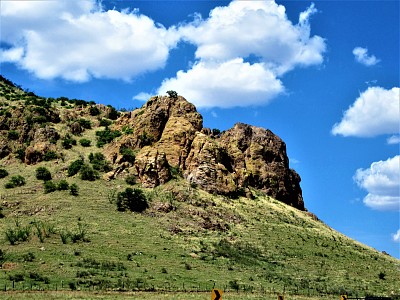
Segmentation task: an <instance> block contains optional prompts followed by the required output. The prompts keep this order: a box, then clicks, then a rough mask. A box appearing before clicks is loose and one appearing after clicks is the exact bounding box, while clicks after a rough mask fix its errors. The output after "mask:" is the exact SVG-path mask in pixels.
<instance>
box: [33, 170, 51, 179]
mask: <svg viewBox="0 0 400 300" xmlns="http://www.w3.org/2000/svg"><path fill="white" fill-rule="evenodd" d="M36 179H38V180H44V181H47V180H51V173H50V171H49V170H48V169H46V168H45V167H39V168H37V169H36Z"/></svg>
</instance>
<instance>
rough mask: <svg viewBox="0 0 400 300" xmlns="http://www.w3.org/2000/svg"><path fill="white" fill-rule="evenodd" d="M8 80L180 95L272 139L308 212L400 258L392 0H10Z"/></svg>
mask: <svg viewBox="0 0 400 300" xmlns="http://www.w3.org/2000/svg"><path fill="white" fill-rule="evenodd" d="M0 5H1V11H0V13H1V32H0V48H1V49H0V50H1V52H0V62H1V74H2V75H3V76H5V77H7V78H9V79H10V80H12V81H14V82H16V83H18V84H20V85H22V86H23V87H24V88H25V89H29V90H30V91H33V92H35V93H36V94H38V95H41V96H47V97H59V96H66V97H70V98H78V99H85V100H94V101H96V102H98V103H104V104H112V105H114V106H115V107H117V108H126V109H133V108H135V107H140V106H141V105H143V103H144V102H143V101H144V100H145V99H147V97H148V96H149V95H153V94H159V93H161V94H163V93H165V91H166V90H169V89H173V90H176V91H177V92H178V93H179V94H180V95H182V96H184V97H186V98H187V100H188V101H190V102H193V103H194V104H195V105H196V106H197V107H198V110H199V111H200V112H201V113H202V115H203V117H204V126H205V127H210V128H219V129H221V130H226V129H229V128H231V127H232V126H233V125H234V124H235V123H236V122H244V123H249V124H252V125H256V126H261V127H264V128H268V129H271V130H272V131H273V132H274V133H275V134H277V135H279V136H280V137H281V138H282V139H283V140H284V141H285V142H286V144H287V150H288V155H289V158H290V164H291V167H292V168H294V169H295V170H296V171H297V172H298V173H299V174H300V176H301V177H302V182H301V186H302V189H303V196H304V200H305V204H306V207H307V208H308V210H310V211H312V212H314V213H315V214H317V215H318V216H319V218H320V219H322V220H323V221H324V222H325V223H327V224H328V225H330V226H332V227H333V228H334V229H336V230H338V231H340V232H342V233H344V234H346V235H348V236H350V237H352V238H354V239H356V240H358V241H360V242H362V243H365V244H367V245H369V246H372V247H374V248H376V249H377V250H379V251H386V252H388V253H389V254H391V255H392V256H395V257H397V258H400V251H399V245H400V244H399V242H400V224H399V223H400V220H399V206H400V196H399V189H400V188H399V181H400V178H399V177H400V175H399V173H400V156H399V142H400V137H399V119H400V117H399V116H400V108H399V101H400V100H399V97H400V95H399V63H400V60H399V45H400V41H399V36H400V33H399V2H398V1H315V2H314V3H313V2H310V1H276V2H274V1H233V2H230V1H106V0H104V1H102V2H96V1H91V0H87V1H86V0H80V1H66V0H65V1H62V0H59V1H57V0H55V1H7V0H2V1H1V2H0Z"/></svg>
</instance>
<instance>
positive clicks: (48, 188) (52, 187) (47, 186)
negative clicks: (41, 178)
mask: <svg viewBox="0 0 400 300" xmlns="http://www.w3.org/2000/svg"><path fill="white" fill-rule="evenodd" d="M43 188H44V193H45V194H48V193H52V192H55V191H56V190H57V185H56V184H55V183H54V182H53V181H51V180H48V181H45V182H44V184H43Z"/></svg>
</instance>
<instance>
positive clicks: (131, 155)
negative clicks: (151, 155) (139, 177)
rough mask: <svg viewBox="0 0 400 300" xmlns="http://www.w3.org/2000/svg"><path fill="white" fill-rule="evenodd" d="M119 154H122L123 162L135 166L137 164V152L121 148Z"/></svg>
mask: <svg viewBox="0 0 400 300" xmlns="http://www.w3.org/2000/svg"><path fill="white" fill-rule="evenodd" d="M119 153H120V154H122V159H123V161H126V162H129V163H131V164H133V163H134V162H135V152H133V150H132V149H129V148H126V147H121V149H119Z"/></svg>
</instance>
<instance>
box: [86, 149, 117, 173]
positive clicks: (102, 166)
mask: <svg viewBox="0 0 400 300" xmlns="http://www.w3.org/2000/svg"><path fill="white" fill-rule="evenodd" d="M89 161H90V163H91V164H92V166H93V169H95V170H97V171H100V172H109V171H111V170H112V167H111V166H110V164H109V163H108V161H106V158H105V156H104V154H103V153H100V152H97V153H94V154H93V153H90V154H89Z"/></svg>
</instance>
